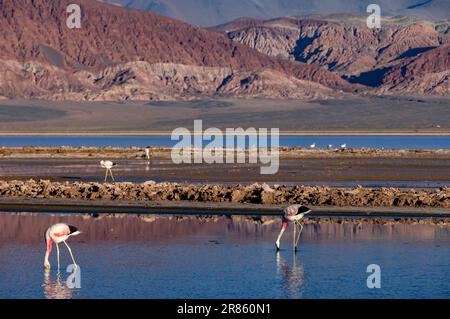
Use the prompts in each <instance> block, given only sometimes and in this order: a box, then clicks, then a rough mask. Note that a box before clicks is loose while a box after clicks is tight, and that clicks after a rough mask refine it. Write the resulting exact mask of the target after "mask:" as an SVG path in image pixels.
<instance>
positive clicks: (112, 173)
mask: <svg viewBox="0 0 450 319" xmlns="http://www.w3.org/2000/svg"><path fill="white" fill-rule="evenodd" d="M109 172H110V173H111V178H112V180H113V182H115V180H114V176H113V173H112V170H111V169H109Z"/></svg>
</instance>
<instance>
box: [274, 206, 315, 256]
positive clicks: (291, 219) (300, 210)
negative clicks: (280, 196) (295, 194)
mask: <svg viewBox="0 0 450 319" xmlns="http://www.w3.org/2000/svg"><path fill="white" fill-rule="evenodd" d="M310 212H311V209H309V208H308V207H306V206H302V205H291V206H288V207H286V208H285V209H283V213H284V215H283V223H282V226H281V231H280V234H279V235H278V238H277V241H276V242H275V246H276V247H277V250H280V240H281V237H282V236H283V234H284V231H285V230H286V227H287V225H288V223H294V236H293V243H294V250H295V251H297V244H298V241H299V239H300V234H301V233H302V230H303V224H302V222H301V220H302V218H303V217H304V216H305V215H306V214H309V213H310ZM297 227H298V228H299V232H298V235H296V230H297Z"/></svg>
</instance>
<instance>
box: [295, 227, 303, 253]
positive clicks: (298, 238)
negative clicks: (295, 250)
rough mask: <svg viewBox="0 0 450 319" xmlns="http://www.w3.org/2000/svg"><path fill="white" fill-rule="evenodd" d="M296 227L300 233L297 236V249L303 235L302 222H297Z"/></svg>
mask: <svg viewBox="0 0 450 319" xmlns="http://www.w3.org/2000/svg"><path fill="white" fill-rule="evenodd" d="M296 225H297V226H298V227H299V231H298V235H297V238H296V241H295V247H297V245H298V242H299V240H300V235H301V234H302V231H303V224H302V223H301V222H297V223H296Z"/></svg>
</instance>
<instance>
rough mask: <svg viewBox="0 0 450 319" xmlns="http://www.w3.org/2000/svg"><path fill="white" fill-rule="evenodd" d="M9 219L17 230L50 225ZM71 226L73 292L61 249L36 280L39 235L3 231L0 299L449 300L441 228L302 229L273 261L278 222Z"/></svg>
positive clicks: (449, 234)
mask: <svg viewBox="0 0 450 319" xmlns="http://www.w3.org/2000/svg"><path fill="white" fill-rule="evenodd" d="M11 218H12V219H9V220H8V222H9V223H10V224H11V225H13V226H14V227H16V226H18V227H21V229H22V230H25V229H28V228H27V227H31V228H33V227H34V228H35V229H38V228H39V227H41V225H42V226H43V225H47V224H49V223H50V220H48V221H47V220H45V218H44V217H37V216H34V217H32V219H30V220H27V219H20V220H19V219H16V218H15V217H11ZM41 218H42V219H41ZM52 218H53V219H52V222H53V221H54V219H55V218H56V217H52ZM70 218H72V219H74V218H75V217H70ZM71 222H74V223H77V225H78V226H80V229H81V230H82V231H84V232H83V234H82V235H80V236H79V237H77V238H73V239H70V241H69V244H70V245H71V248H72V250H73V252H74V254H75V258H76V259H77V262H78V264H79V265H80V269H81V272H80V274H81V276H80V279H81V281H80V285H81V288H78V289H76V288H75V289H70V288H68V287H67V286H66V285H65V281H66V280H67V278H68V276H69V273H66V272H65V267H66V266H67V264H69V263H70V258H69V256H68V254H67V251H66V250H65V247H62V248H61V252H62V255H61V256H62V259H61V261H62V265H63V267H62V268H63V270H62V272H61V273H60V274H59V275H58V274H57V272H56V270H55V269H53V270H52V271H51V272H50V273H46V272H44V270H43V269H42V261H43V252H44V249H45V248H44V246H45V244H44V243H43V242H42V240H40V239H38V238H40V237H41V234H40V231H39V234H38V233H37V230H36V234H34V235H33V236H32V238H28V237H26V236H25V235H23V237H24V238H18V240H15V241H13V240H12V237H13V236H15V235H14V232H12V231H7V230H6V231H4V232H2V233H0V298H450V286H449V282H450V272H449V271H448V267H449V265H450V254H449V253H448V252H449V251H450V250H449V249H450V228H448V227H447V228H445V227H438V226H434V225H401V224H400V225H385V226H383V225H374V224H332V223H329V224H310V225H306V226H305V230H304V232H303V234H302V238H301V241H300V249H299V252H298V253H297V254H294V253H293V251H292V246H291V243H292V239H291V236H292V234H291V229H290V228H289V229H288V232H287V233H286V235H285V237H284V238H283V241H282V250H281V252H279V253H277V252H276V251H275V249H274V240H275V238H276V236H277V233H278V231H279V226H280V225H279V223H278V222H275V223H272V224H269V225H261V224H256V223H251V222H237V221H232V220H229V219H219V220H215V221H213V220H211V221H202V220H191V221H187V222H186V221H177V220H176V219H170V220H169V219H159V220H158V221H152V220H150V221H138V220H134V221H131V220H128V218H124V219H118V220H116V221H115V220H114V219H100V220H90V219H87V220H86V219H85V220H72V221H71ZM31 228H30V229H31ZM16 237H17V236H16ZM19 237H20V236H19ZM51 257H52V258H51V262H52V263H53V266H54V265H55V256H51ZM370 264H378V265H379V266H380V267H381V288H380V289H369V288H368V287H367V284H366V280H367V277H368V275H369V274H368V273H367V272H366V270H367V266H368V265H370Z"/></svg>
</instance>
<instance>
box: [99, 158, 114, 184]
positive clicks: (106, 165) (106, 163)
mask: <svg viewBox="0 0 450 319" xmlns="http://www.w3.org/2000/svg"><path fill="white" fill-rule="evenodd" d="M100 165H101V166H102V167H103V168H105V169H106V174H105V183H106V180H107V179H108V173H110V174H111V178H112V180H113V182H114V176H113V173H112V170H111V169H112V168H113V167H114V166H116V165H117V164H116V163H114V162H112V161H100Z"/></svg>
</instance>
